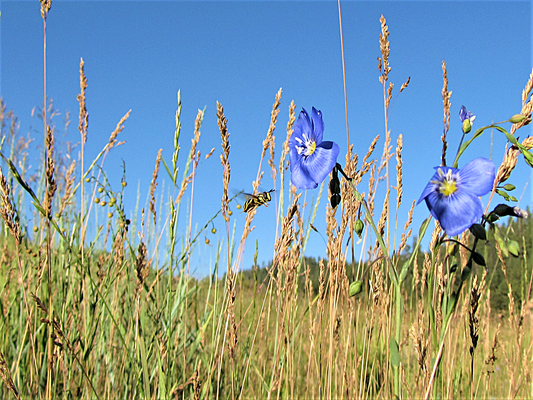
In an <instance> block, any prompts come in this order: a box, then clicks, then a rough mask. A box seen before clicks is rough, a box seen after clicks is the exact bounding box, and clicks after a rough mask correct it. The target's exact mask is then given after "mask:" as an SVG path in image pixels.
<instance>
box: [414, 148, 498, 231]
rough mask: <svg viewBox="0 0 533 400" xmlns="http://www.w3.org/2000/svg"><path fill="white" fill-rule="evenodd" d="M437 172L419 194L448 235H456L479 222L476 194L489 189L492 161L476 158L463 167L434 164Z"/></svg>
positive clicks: (480, 206)
mask: <svg viewBox="0 0 533 400" xmlns="http://www.w3.org/2000/svg"><path fill="white" fill-rule="evenodd" d="M435 169H436V170H437V172H436V173H435V175H433V177H432V178H431V180H430V181H429V183H428V184H427V186H426V188H425V189H424V191H423V192H422V196H420V200H418V203H420V202H421V201H422V200H426V205H427V206H428V208H429V211H431V214H432V215H433V216H434V217H435V218H436V219H437V220H438V221H439V223H440V225H441V226H442V228H443V229H444V231H445V232H446V234H447V235H448V236H455V235H459V234H460V233H462V232H463V231H465V230H466V229H468V228H470V226H472V224H474V223H476V222H479V221H480V219H481V216H482V215H483V205H482V203H481V200H480V199H479V196H483V195H485V194H487V193H488V192H490V191H491V190H492V185H493V184H494V163H493V162H492V161H490V160H487V159H486V158H482V157H479V158H476V159H474V160H472V161H470V162H469V163H468V164H466V165H465V166H464V167H463V168H461V169H457V168H451V167H435Z"/></svg>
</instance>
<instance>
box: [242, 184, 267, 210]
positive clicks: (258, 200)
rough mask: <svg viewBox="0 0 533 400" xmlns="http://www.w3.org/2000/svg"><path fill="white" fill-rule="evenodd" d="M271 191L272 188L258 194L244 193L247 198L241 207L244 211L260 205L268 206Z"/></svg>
mask: <svg viewBox="0 0 533 400" xmlns="http://www.w3.org/2000/svg"><path fill="white" fill-rule="evenodd" d="M273 191H274V189H270V190H269V191H268V192H261V193H258V194H250V193H244V194H245V195H246V197H247V200H246V202H245V203H244V206H243V208H242V209H243V210H244V212H249V211H252V210H254V209H256V208H257V207H259V206H262V205H265V207H268V202H269V201H270V200H272V197H271V196H270V193H271V192H273Z"/></svg>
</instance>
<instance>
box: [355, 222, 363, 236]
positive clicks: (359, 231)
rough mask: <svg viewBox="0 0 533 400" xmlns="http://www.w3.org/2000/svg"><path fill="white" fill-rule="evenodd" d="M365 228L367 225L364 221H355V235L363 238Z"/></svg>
mask: <svg viewBox="0 0 533 400" xmlns="http://www.w3.org/2000/svg"><path fill="white" fill-rule="evenodd" d="M364 228H365V224H364V223H363V221H361V220H360V219H358V220H357V221H355V226H354V230H355V233H357V236H359V237H361V234H362V233H363V229H364Z"/></svg>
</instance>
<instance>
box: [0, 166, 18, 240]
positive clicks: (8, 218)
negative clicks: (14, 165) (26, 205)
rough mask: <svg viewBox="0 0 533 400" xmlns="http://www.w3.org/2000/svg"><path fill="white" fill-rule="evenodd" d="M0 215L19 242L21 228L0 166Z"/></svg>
mask: <svg viewBox="0 0 533 400" xmlns="http://www.w3.org/2000/svg"><path fill="white" fill-rule="evenodd" d="M0 216H2V219H3V220H4V222H5V223H6V225H7V227H8V228H9V231H10V232H11V234H12V235H13V237H14V238H15V241H16V242H17V244H20V242H21V234H20V233H21V230H20V224H19V219H18V214H17V210H16V208H15V206H14V205H13V202H12V201H11V192H10V190H9V186H8V184H7V180H6V177H5V175H4V173H3V171H2V169H1V168H0Z"/></svg>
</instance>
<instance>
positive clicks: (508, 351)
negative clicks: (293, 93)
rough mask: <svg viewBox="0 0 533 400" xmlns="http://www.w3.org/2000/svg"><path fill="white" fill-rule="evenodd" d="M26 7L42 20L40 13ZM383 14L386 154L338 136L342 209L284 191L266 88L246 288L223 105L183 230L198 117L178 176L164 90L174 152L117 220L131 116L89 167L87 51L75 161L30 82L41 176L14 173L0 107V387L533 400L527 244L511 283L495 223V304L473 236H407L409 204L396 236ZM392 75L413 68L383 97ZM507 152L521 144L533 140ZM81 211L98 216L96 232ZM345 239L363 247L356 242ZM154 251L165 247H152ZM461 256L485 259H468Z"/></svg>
mask: <svg viewBox="0 0 533 400" xmlns="http://www.w3.org/2000/svg"><path fill="white" fill-rule="evenodd" d="M42 4H43V7H44V8H43V10H44V11H43V21H44V23H45V24H46V14H47V13H48V11H49V10H50V7H49V5H47V4H49V3H46V2H42ZM47 7H48V8H47ZM339 11H340V8H339ZM380 23H381V34H380V38H379V43H380V50H381V57H380V58H379V69H380V82H381V84H382V86H383V104H384V116H385V118H384V120H385V126H384V133H383V135H381V136H383V138H384V139H383V140H382V141H381V145H382V146H383V150H382V153H381V157H379V156H376V151H377V149H378V146H379V145H380V137H379V136H377V137H376V138H375V139H374V140H372V142H371V143H369V144H368V146H369V147H368V151H367V152H366V153H365V154H364V155H363V156H362V158H361V160H360V156H359V155H358V154H356V153H355V152H354V148H353V145H352V144H351V143H350V139H349V131H348V130H347V141H348V149H347V155H346V158H345V160H344V164H345V166H344V169H345V171H346V172H347V173H348V175H349V176H350V177H351V181H349V180H346V179H344V178H342V181H341V189H342V203H341V205H340V206H338V207H336V208H332V207H331V206H330V205H326V207H324V206H323V204H322V205H321V204H320V199H321V196H320V194H321V193H322V191H323V190H324V185H325V184H324V183H323V184H322V186H321V187H320V189H319V194H318V196H315V197H313V200H312V201H310V202H309V201H307V200H306V199H307V198H305V197H304V199H303V200H302V195H303V194H302V193H297V192H296V189H295V188H294V187H293V186H290V189H289V190H288V191H287V185H286V181H288V180H289V175H287V171H288V167H289V164H288V158H287V157H288V152H289V150H288V149H289V147H288V140H289V137H290V135H291V134H292V131H293V124H294V121H295V105H294V102H292V103H291V105H290V106H289V111H290V117H289V121H288V123H287V125H286V135H285V134H284V135H283V136H284V137H285V139H284V141H283V143H282V145H281V156H280V159H279V162H278V163H276V161H275V157H274V149H275V146H276V138H275V136H274V132H275V129H276V126H277V123H278V121H277V117H278V113H279V109H280V104H281V96H282V92H281V89H280V91H279V92H278V93H277V94H276V97H275V101H274V104H273V108H272V112H271V119H270V125H269V127H268V129H267V134H266V137H265V139H264V141H263V147H262V151H261V154H260V155H259V156H258V172H257V177H256V180H255V181H254V183H253V188H254V191H257V190H258V187H259V185H260V182H261V179H262V178H263V175H264V169H263V165H268V168H269V169H270V175H271V177H272V179H273V181H274V182H275V185H276V190H277V196H276V199H277V201H276V202H275V204H274V206H275V207H276V215H277V232H276V238H275V245H274V249H273V259H272V263H271V265H269V267H268V269H267V274H266V275H265V276H266V277H265V279H262V280H261V279H259V271H258V268H257V265H256V266H255V267H254V279H253V281H250V280H249V279H245V278H244V276H245V275H244V273H243V272H242V267H243V265H242V255H243V251H244V249H245V247H246V246H250V244H248V243H247V239H248V235H249V233H250V232H251V230H252V229H253V225H252V224H253V219H254V216H255V213H256V212H257V209H255V210H252V211H250V212H249V213H247V215H246V223H245V225H244V228H243V230H242V232H237V231H236V225H235V224H234V222H233V218H234V217H232V213H231V210H230V207H229V206H230V204H231V203H232V202H233V201H234V199H233V198H231V197H230V194H229V185H230V179H231V152H230V149H231V145H230V132H229V130H228V129H229V128H228V120H227V118H226V116H225V114H224V109H223V106H222V105H221V104H217V120H218V126H219V130H220V133H221V141H222V150H221V153H220V160H221V164H222V168H223V175H222V177H221V179H222V181H223V183H224V185H223V192H222V193H221V194H220V196H221V208H220V211H218V212H217V213H216V214H215V215H213V216H212V217H211V218H210V219H209V220H207V221H205V225H204V226H203V227H201V228H200V229H197V230H193V224H192V221H193V216H192V215H193V211H194V209H195V208H194V207H195V202H194V188H195V186H196V185H198V184H200V183H201V182H197V180H196V174H197V170H198V168H199V167H200V164H199V161H200V160H201V154H200V151H199V150H198V143H199V141H200V140H201V125H202V122H203V118H204V113H205V111H202V110H200V111H198V114H197V116H196V120H195V130H194V133H193V139H192V143H191V147H190V149H189V152H188V155H187V159H186V162H185V164H184V168H183V171H179V168H178V165H179V163H178V160H179V157H180V155H181V154H180V148H181V145H180V143H182V141H181V135H182V131H181V118H182V116H181V97H180V94H179V92H178V104H177V111H176V115H175V121H176V130H175V135H174V152H173V155H172V160H171V161H170V162H168V163H167V162H166V161H165V160H164V158H163V157H162V156H161V152H159V153H158V154H157V156H156V157H155V168H154V172H153V179H152V182H151V185H150V193H149V196H148V198H149V200H148V204H147V206H146V207H145V208H142V209H141V210H138V209H137V215H136V218H135V219H134V220H133V221H130V220H129V219H127V218H126V212H125V209H124V187H125V186H126V177H125V176H124V177H123V179H122V181H121V186H120V187H118V188H116V187H113V186H112V185H111V183H110V182H109V181H108V180H107V178H106V173H105V169H104V161H105V158H106V155H107V154H108V153H109V152H110V151H112V150H113V148H115V147H116V146H118V145H120V144H121V143H120V142H119V141H118V140H117V137H118V135H119V134H120V132H121V131H122V129H124V124H125V122H126V120H127V118H128V116H129V113H127V114H126V115H125V116H124V117H123V118H122V119H121V120H120V121H119V122H118V124H117V127H116V129H115V130H114V131H113V133H112V135H111V137H110V138H109V140H108V142H107V143H105V144H103V147H102V151H101V152H100V153H99V154H98V156H97V157H96V158H95V159H94V160H92V161H91V162H90V163H89V162H88V160H86V159H85V153H84V145H85V143H86V141H87V140H90V139H91V137H90V132H89V130H88V110H87V108H86V104H85V89H86V88H87V79H86V77H85V73H84V69H83V60H81V62H80V94H79V96H78V101H79V104H80V113H79V124H78V129H79V132H80V137H81V147H80V149H81V151H80V153H79V158H77V159H76V157H74V154H69V156H70V158H69V159H70V160H73V161H70V164H68V165H67V164H65V163H64V160H65V159H67V158H65V154H61V153H60V152H59V151H58V146H57V144H56V142H55V132H56V128H55V125H54V123H53V119H52V115H53V113H48V114H47V112H46V110H47V109H48V104H49V100H48V99H47V97H46V89H45V94H44V98H45V104H44V108H43V113H42V117H43V122H44V132H45V135H46V141H45V143H46V146H45V149H44V152H43V155H42V157H43V163H42V164H41V167H40V169H39V173H38V176H30V175H29V173H28V171H27V170H26V160H27V158H28V156H29V153H28V146H27V145H28V143H27V142H24V139H22V138H21V137H20V136H19V135H18V132H17V123H16V118H15V116H14V115H13V114H12V113H10V112H9V111H7V110H6V106H5V104H4V102H3V101H2V102H0V106H1V107H0V116H1V118H0V129H1V132H0V133H1V136H2V148H1V155H2V158H3V160H4V164H3V165H2V168H1V175H0V198H1V200H0V214H1V216H2V219H3V221H4V225H3V226H4V229H3V233H2V240H1V245H2V250H3V251H2V253H1V254H2V259H1V261H0V262H1V266H2V267H1V268H0V277H1V281H0V282H2V285H1V287H0V301H1V310H0V311H1V314H0V377H1V379H2V382H3V385H2V389H1V397H2V398H10V397H12V398H43V399H56V398H57V399H59V398H61V399H70V398H98V399H106V398H117V399H118V398H124V399H132V398H146V399H170V398H194V399H201V398H204V399H207V398H232V399H236V398H258V399H263V398H358V399H366V398H387V399H388V398H392V397H398V398H402V397H403V398H430V397H431V398H468V397H469V398H531V397H533V383H532V379H531V365H532V343H533V337H532V334H531V332H532V325H531V301H532V300H531V299H532V298H531V285H532V267H531V261H530V260H529V258H528V254H527V249H528V248H530V246H529V247H528V246H527V245H526V243H525V242H524V243H523V246H522V251H523V253H522V259H521V260H522V267H523V280H522V281H523V282H524V285H523V287H521V288H517V287H512V285H511V284H510V281H509V278H508V275H507V264H508V258H507V256H508V254H506V252H507V253H508V251H509V250H508V248H507V247H506V245H505V243H506V242H505V235H504V234H503V233H501V232H500V233H499V234H498V232H496V233H494V234H493V236H494V235H499V236H498V238H499V239H500V240H501V242H500V241H498V240H496V239H493V242H494V243H496V249H497V259H496V260H495V261H494V263H493V265H491V270H493V269H501V270H502V271H503V273H504V276H505V278H506V282H507V285H508V293H509V302H508V309H507V310H506V312H505V313H503V314H501V316H498V315H496V313H495V312H494V311H493V310H492V309H491V302H490V297H491V291H490V289H489V285H488V283H489V280H490V279H491V276H490V274H491V271H489V273H487V272H486V271H487V270H486V269H485V268H482V267H476V266H475V264H474V263H473V262H472V257H473V256H472V254H473V253H472V252H471V251H468V250H466V249H465V248H466V247H468V248H470V249H472V248H475V246H476V244H477V242H478V239H476V238H474V236H473V235H471V234H470V233H468V232H467V233H464V234H463V235H462V236H461V237H460V243H458V242H452V241H446V240H443V239H444V236H443V232H442V230H441V228H440V226H439V224H438V222H436V223H432V222H431V220H430V219H428V220H426V221H425V222H424V223H423V225H422V226H421V227H420V229H419V230H418V234H417V235H415V237H413V229H416V228H415V227H412V226H411V224H412V214H413V208H414V205H415V203H414V201H413V202H412V203H411V205H410V209H409V211H408V218H407V222H406V223H405V225H404V226H403V230H400V229H401V227H399V226H398V214H399V213H400V206H401V204H402V201H404V199H403V159H402V157H403V156H402V149H403V138H402V136H401V135H398V136H397V137H394V135H393V132H391V130H390V128H389V125H388V116H389V111H390V106H391V101H392V100H393V94H394V90H393V84H392V83H391V82H390V81H389V72H390V71H391V66H390V60H389V56H390V49H389V42H388V27H387V24H386V21H385V18H384V17H382V18H381V20H380ZM45 29H46V25H45ZM45 60H46V58H45ZM45 65H46V61H45ZM45 82H46V80H45ZM408 84H409V79H407V81H406V82H405V83H404V84H403V85H402V86H401V88H400V90H399V91H398V94H399V93H401V92H402V91H403V90H406V89H407V88H408ZM447 85H448V77H447V73H446V65H445V63H443V91H442V98H443V103H444V128H443V136H442V142H443V152H442V162H443V163H445V159H446V155H447V142H446V133H447V131H448V127H449V125H448V124H449V115H450V102H449V100H450V95H451V92H449V91H448V89H447ZM532 90H533V74H532V75H531V76H530V77H529V80H528V82H527V84H526V87H525V89H524V92H523V93H522V104H523V109H522V111H521V114H522V115H523V116H525V117H526V118H525V119H523V120H522V121H521V122H518V123H515V124H513V125H512V129H511V135H513V136H514V135H515V132H516V130H517V129H519V128H520V127H522V126H524V125H525V124H527V123H529V121H530V120H531V110H532V104H533V103H532V99H531V93H532ZM491 126H492V125H491ZM486 128H487V127H485V128H483V129H486ZM483 129H482V130H481V131H480V133H479V134H481V133H482V132H483ZM21 140H22V141H23V142H22V143H21ZM521 145H522V146H525V147H526V148H528V149H530V148H531V147H533V143H532V141H531V139H529V138H527V139H525V140H524V141H523V142H522V143H521ZM9 146H11V149H10V150H9V154H8V155H6V154H7V153H8V147H9ZM517 149H519V147H517V146H516V145H515V146H510V147H509V148H508V149H507V150H506V153H505V154H506V155H505V158H504V160H503V162H502V164H501V166H500V168H499V171H498V176H497V182H496V183H495V186H494V190H493V194H494V193H496V190H499V189H497V187H498V185H499V184H500V183H502V182H504V181H505V180H506V179H507V178H508V177H509V176H510V174H511V173H512V170H513V169H514V166H515V165H516V161H517V157H518V154H519V152H518V150H517ZM212 154H213V151H211V152H210V153H209V154H208V155H207V156H206V157H210V156H211V155H212ZM265 158H266V161H265ZM74 160H76V161H74ZM264 161H265V163H264ZM161 163H162V164H161ZM161 165H162V166H163V167H164V168H161ZM58 166H60V167H59V168H58ZM393 171H394V172H393ZM162 172H163V173H165V172H166V174H167V175H168V179H169V181H170V182H171V186H172V189H171V194H170V195H169V197H168V198H165V197H163V194H161V196H157V195H156V194H157V185H158V180H160V175H161V174H162ZM363 186H364V187H365V189H362V187H363ZM160 193H164V191H160ZM378 199H380V200H379V202H378ZM158 201H159V204H158ZM183 201H189V202H190V203H189V204H188V206H187V210H188V214H187V215H182V214H180V210H181V205H182V202H183ZM488 207H489V206H487V210H488V209H489V208H488ZM158 210H159V211H158ZM324 210H325V213H324V212H323V211H324ZM219 214H221V215H219ZM180 217H181V218H184V219H185V221H186V223H185V226H186V229H185V230H179V229H178V226H180V225H179V219H180ZM215 218H222V219H223V220H224V222H225V232H224V235H225V240H223V241H221V242H219V243H218V244H217V247H216V260H215V268H214V271H213V274H212V275H211V276H210V277H209V278H206V279H204V280H201V281H198V280H197V279H195V278H194V277H193V276H191V274H190V268H191V261H192V259H193V256H194V252H197V251H200V250H199V249H200V248H199V246H198V245H197V244H198V242H199V241H200V240H201V238H202V233H203V232H204V231H205V230H206V229H209V228H210V224H211V221H213V220H214V219H215ZM317 218H325V219H326V222H327V228H326V232H324V233H325V238H324V240H325V241H326V242H327V253H326V254H324V257H322V258H321V259H320V260H319V262H318V267H317V268H318V270H319V271H318V282H317V283H316V284H313V280H312V279H311V276H312V275H313V273H314V272H316V271H312V270H311V268H312V265H311V264H310V263H308V262H307V259H306V258H305V257H304V255H305V248H306V244H307V240H308V238H309V235H310V232H311V230H315V229H316V228H314V225H313V222H314V221H315V220H316V219H317ZM391 218H392V219H391ZM30 221H33V227H32V228H31V225H30V224H29V222H30ZM90 221H96V222H97V223H96V226H100V227H101V228H99V229H97V230H96V232H92V231H91V230H90V229H88V227H89V224H90ZM102 221H103V222H102ZM502 230H503V229H502ZM397 233H398V237H399V241H398V242H397V241H396V238H397ZM426 234H427V235H429V236H430V237H431V239H430V245H429V248H428V250H426V251H424V250H423V249H422V248H421V246H420V243H421V241H422V238H423V237H424V236H425V235H426ZM528 237H531V236H528ZM491 238H492V236H491ZM502 238H503V239H502ZM410 240H411V241H412V245H408V242H409V241H410ZM359 241H360V242H361V243H362V247H361V248H362V249H363V250H362V251H361V253H360V254H356V248H357V247H356V243H357V242H359ZM257 246H258V245H257V244H256V264H257ZM162 247H164V250H165V251H164V252H161V251H160V250H161V248H162ZM235 248H236V249H237V251H236V252H234V249H235ZM407 250H409V251H407ZM160 254H165V255H166V257H165V258H162V259H159V256H160ZM234 254H235V256H233V255H234ZM150 255H152V256H150ZM485 258H487V254H486V253H485ZM474 261H475V262H476V263H478V264H480V263H481V262H480V261H479V258H476V260H474ZM222 264H223V265H222ZM219 271H223V272H224V278H223V279H219V278H218V276H219ZM517 290H520V291H521V293H522V296H521V302H520V303H519V304H517V303H516V302H515V300H514V296H513V291H517Z"/></svg>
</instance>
